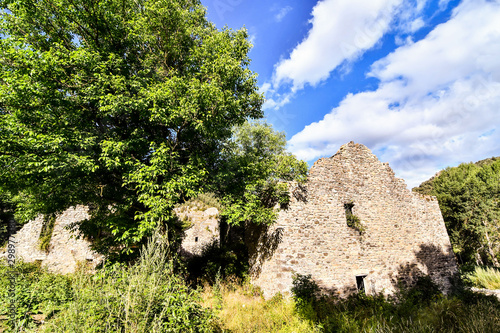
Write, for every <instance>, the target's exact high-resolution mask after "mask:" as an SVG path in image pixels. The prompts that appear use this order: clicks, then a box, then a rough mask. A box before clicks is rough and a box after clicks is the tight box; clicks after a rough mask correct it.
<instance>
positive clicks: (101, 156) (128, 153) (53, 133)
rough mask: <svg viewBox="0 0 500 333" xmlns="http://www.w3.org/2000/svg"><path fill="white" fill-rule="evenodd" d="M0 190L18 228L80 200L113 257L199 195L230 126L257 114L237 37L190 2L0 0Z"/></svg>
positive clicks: (243, 36) (90, 231)
mask: <svg viewBox="0 0 500 333" xmlns="http://www.w3.org/2000/svg"><path fill="white" fill-rule="evenodd" d="M0 7H1V8H2V9H3V11H2V12H1V14H0V15H1V19H0V29H1V30H2V35H1V37H0V38H1V39H0V169H1V171H0V172H1V176H0V190H4V191H7V190H8V191H10V192H11V193H12V194H13V195H14V196H15V198H16V204H17V218H18V219H19V220H24V221H25V220H27V219H29V218H32V217H34V216H35V215H36V214H39V213H43V214H52V213H57V212H61V211H63V210H64V209H66V208H67V207H70V206H73V205H77V204H84V205H88V206H89V207H90V209H91V211H90V213H91V218H90V219H89V220H87V221H85V222H83V223H81V225H80V230H81V231H82V232H83V234H84V235H85V236H87V237H90V238H93V239H94V240H95V246H96V248H97V249H101V250H103V251H105V250H107V249H108V247H109V246H111V245H114V244H124V245H126V247H125V250H127V249H129V247H130V246H131V245H133V244H135V243H137V242H140V241H143V240H144V239H145V237H146V236H147V235H149V234H151V232H152V230H154V229H155V228H156V227H158V226H162V227H169V226H173V225H174V221H175V218H174V216H173V213H172V208H173V206H174V205H175V204H176V203H178V202H180V201H182V200H184V199H185V198H188V197H192V196H194V195H196V193H198V192H200V191H203V189H204V186H205V184H207V177H208V175H209V174H210V170H211V169H212V168H213V166H214V165H215V164H216V163H217V161H218V160H219V153H220V152H221V149H222V148H223V147H222V144H221V142H223V141H224V140H225V139H227V138H228V137H230V136H231V128H232V127H233V126H234V125H238V124H242V123H243V122H244V121H245V120H246V119H247V118H254V119H255V118H259V117H261V116H262V111H261V105H262V102H263V98H262V96H261V95H260V94H259V93H258V92H257V86H256V75H255V74H254V73H252V72H251V71H250V70H249V69H248V64H249V59H248V57H247V53H248V51H249V49H250V47H251V44H250V43H249V42H248V40H247V33H246V31H245V30H244V29H242V30H238V31H232V30H230V29H222V30H217V29H216V28H215V27H214V25H213V24H211V23H209V22H208V21H207V20H206V18H205V10H204V8H203V7H202V6H201V5H200V2H199V1H198V0H134V1H132V0H92V1H91V0H81V1H74V0H50V1H41V0H39V1H37V0H28V1H26V0H19V1H15V0H0Z"/></svg>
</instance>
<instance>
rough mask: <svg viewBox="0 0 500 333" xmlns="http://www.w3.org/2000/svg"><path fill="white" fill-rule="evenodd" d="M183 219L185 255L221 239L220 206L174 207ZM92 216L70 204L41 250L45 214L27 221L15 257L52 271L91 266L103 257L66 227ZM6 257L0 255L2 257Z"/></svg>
mask: <svg viewBox="0 0 500 333" xmlns="http://www.w3.org/2000/svg"><path fill="white" fill-rule="evenodd" d="M175 211H176V213H177V214H178V216H179V218H180V219H183V220H188V221H190V224H191V227H190V228H188V229H187V230H186V232H185V237H184V239H183V242H182V251H181V252H182V254H183V255H184V256H186V257H190V256H192V255H197V254H200V253H201V250H202V248H203V246H204V245H206V244H209V243H211V242H213V241H214V240H215V241H217V240H218V239H219V223H218V220H217V217H218V214H219V211H218V210H217V208H214V207H211V208H208V209H203V210H198V209H187V210H184V211H181V210H180V209H176V210H175ZM87 218H89V215H88V209H87V208H86V207H85V206H77V207H71V208H69V209H67V210H66V211H64V212H63V213H62V214H61V215H59V216H57V218H56V220H55V223H54V230H53V232H52V238H51V240H50V244H49V249H48V251H47V252H45V251H42V250H40V248H39V237H40V232H41V230H42V226H43V216H39V217H37V218H36V219H34V220H32V221H29V222H28V223H26V224H25V225H24V226H23V227H22V228H21V229H20V230H19V231H18V232H17V233H16V234H15V235H14V236H12V237H11V240H13V241H15V244H16V259H22V260H23V261H25V262H40V264H41V265H42V266H44V267H47V269H48V270H49V271H52V272H57V273H62V274H66V273H72V272H74V271H75V270H76V268H77V267H78V265H81V264H84V263H85V264H86V265H89V266H90V267H95V266H96V265H98V264H99V263H100V262H101V261H102V260H103V259H104V257H103V256H102V255H100V254H98V253H96V252H94V251H92V250H91V249H90V243H89V241H87V240H85V239H82V238H80V239H77V238H76V234H75V233H74V232H72V231H71V230H69V229H68V228H67V227H68V226H69V225H71V224H72V223H74V222H79V221H82V220H85V219H87ZM2 256H6V254H5V253H4V254H3V255H2V254H0V257H2Z"/></svg>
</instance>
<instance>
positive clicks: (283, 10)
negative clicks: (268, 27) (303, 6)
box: [274, 6, 293, 22]
mask: <svg viewBox="0 0 500 333" xmlns="http://www.w3.org/2000/svg"><path fill="white" fill-rule="evenodd" d="M292 9H293V8H292V7H290V6H286V7H283V8H281V9H280V10H279V12H278V13H277V14H276V15H274V19H275V20H276V22H281V21H282V20H283V19H284V18H285V16H286V14H288V13H289V12H290V11H291V10H292Z"/></svg>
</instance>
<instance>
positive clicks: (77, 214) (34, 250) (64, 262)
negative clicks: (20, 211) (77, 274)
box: [11, 206, 103, 274]
mask: <svg viewBox="0 0 500 333" xmlns="http://www.w3.org/2000/svg"><path fill="white" fill-rule="evenodd" d="M86 218H88V214H87V208H86V207H84V206H77V207H72V208H69V209H67V210H66V211H64V213H62V214H61V215H59V216H57V218H56V220H55V223H54V229H53V232H52V238H51V240H50V244H49V249H48V251H47V252H45V251H42V250H40V248H39V236H40V232H41V230H42V226H43V216H39V217H37V218H36V219H34V220H32V221H30V222H28V223H27V224H25V225H24V226H23V227H22V228H21V229H20V230H19V231H18V232H17V233H16V234H15V235H13V236H11V241H13V242H15V245H16V260H18V259H22V260H23V261H25V262H36V261H39V262H40V263H41V264H42V266H44V267H47V269H48V270H49V271H52V272H58V273H62V274H66V273H71V272H74V271H75V270H76V268H77V266H78V265H79V264H89V265H90V266H95V265H97V264H98V263H99V262H101V260H102V259H103V257H102V256H101V255H99V254H97V253H96V252H94V251H92V250H90V247H89V242H88V241H86V240H85V239H77V238H76V237H75V234H74V233H73V232H71V231H70V230H69V229H68V228H67V227H68V226H69V225H70V224H71V223H73V222H78V221H81V220H84V219H86Z"/></svg>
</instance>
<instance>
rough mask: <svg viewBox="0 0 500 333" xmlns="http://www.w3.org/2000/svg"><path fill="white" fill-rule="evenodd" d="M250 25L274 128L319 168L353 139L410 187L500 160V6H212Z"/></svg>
mask: <svg viewBox="0 0 500 333" xmlns="http://www.w3.org/2000/svg"><path fill="white" fill-rule="evenodd" d="M202 4H203V5H204V6H205V7H207V10H208V19H209V20H210V21H212V22H214V23H215V24H216V26H217V27H218V28H222V27H223V26H225V25H227V26H228V27H230V28H233V29H239V28H241V27H243V26H245V27H246V29H247V30H248V33H249V36H250V39H251V41H252V43H253V44H254V47H253V49H252V51H251V52H250V54H249V56H250V58H251V59H252V63H251V65H250V69H252V70H253V71H255V72H256V73H258V75H259V77H258V82H259V87H260V89H261V90H262V92H264V93H265V96H266V103H265V104H264V110H265V114H266V118H267V120H268V122H270V123H272V124H273V126H274V127H275V128H276V129H277V130H280V131H285V132H286V134H287V139H288V148H289V150H290V151H291V152H293V153H294V154H295V155H296V156H297V157H299V158H301V159H303V160H306V161H307V162H309V163H310V164H311V163H312V162H314V161H315V160H317V159H318V158H320V157H329V156H332V155H333V154H335V153H336V152H337V150H338V149H339V147H340V146H341V145H342V144H344V143H347V142H349V141H355V142H358V143H363V144H364V145H366V146H368V148H370V149H371V150H372V151H373V152H374V153H375V154H376V155H377V156H378V157H379V159H380V160H381V161H383V162H389V164H390V165H391V167H392V168H393V169H394V171H395V172H396V175H397V176H398V177H401V178H403V179H405V180H406V183H407V184H408V185H409V187H413V186H417V185H418V184H420V183H421V182H422V181H424V180H426V179H428V178H430V177H431V176H433V175H434V174H435V173H436V172H437V171H439V170H441V169H443V168H445V167H447V166H456V165H458V164H459V163H461V162H470V161H477V160H480V159H483V158H487V157H491V156H499V155H500V128H498V127H499V125H500V1H499V0H497V1H494V0H489V1H487V0H462V1H458V0H457V1H453V0H434V1H427V0H413V1H405V0H322V1H304V0H303V1H298V0H291V1H285V0H276V1H274V0H268V1H259V0H254V1H247V0H202Z"/></svg>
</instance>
